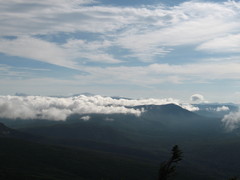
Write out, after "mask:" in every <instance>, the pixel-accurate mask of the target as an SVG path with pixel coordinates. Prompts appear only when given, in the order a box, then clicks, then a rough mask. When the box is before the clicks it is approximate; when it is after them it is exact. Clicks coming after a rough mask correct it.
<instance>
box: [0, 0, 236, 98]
mask: <svg viewBox="0 0 240 180" xmlns="http://www.w3.org/2000/svg"><path fill="white" fill-rule="evenodd" d="M239 19H240V1H236V0H235V1H219V0H218V1H214V0H212V1H208V0H204V1H203V0H198V1H195V0H194V1H184V0H172V1H167V0H162V1H161V0H148V1H146V0H145V1H144V0H132V1H129V0H128V1H126V0H122V1H119V0H41V1H37V0H7V1H4V0H0V27H1V28H0V84H1V86H0V95H4V96H5V95H14V94H15V93H25V94H29V95H41V96H53V95H54V96H57V95H64V96H69V95H72V94H78V93H83V92H89V93H93V94H99V95H103V96H122V97H129V98H176V99H181V100H183V101H191V97H192V95H194V94H195V95H197V96H198V97H200V98H202V99H204V100H207V101H210V102H233V103H240V21H239Z"/></svg>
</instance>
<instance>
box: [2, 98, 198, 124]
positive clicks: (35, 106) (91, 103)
mask: <svg viewBox="0 0 240 180" xmlns="http://www.w3.org/2000/svg"><path fill="white" fill-rule="evenodd" d="M170 103H174V104H176V105H179V106H181V107H183V108H185V109H188V110H191V111H195V110H198V108H196V107H194V106H192V105H190V104H182V103H180V102H179V100H174V99H172V98H169V99H139V100H131V99H124V98H111V97H103V96H84V95H80V96H74V97H64V98H59V97H43V96H0V117H1V118H9V119H17V118H19V119H49V120H66V119H67V117H68V116H70V115H72V114H91V113H98V114H114V113H120V114H134V115H136V116H140V115H141V113H142V112H143V111H144V110H143V109H136V108H133V107H134V106H139V105H152V104H154V105H163V104H170ZM89 119H90V117H87V116H86V117H85V118H84V119H83V120H89Z"/></svg>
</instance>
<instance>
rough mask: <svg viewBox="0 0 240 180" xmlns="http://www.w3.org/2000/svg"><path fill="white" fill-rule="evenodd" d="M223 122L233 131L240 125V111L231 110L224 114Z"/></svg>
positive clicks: (228, 129)
mask: <svg viewBox="0 0 240 180" xmlns="http://www.w3.org/2000/svg"><path fill="white" fill-rule="evenodd" d="M222 122H223V123H224V125H225V128H226V130H227V131H233V130H234V129H237V128H239V127H240V111H238V112H231V113H229V114H227V115H225V116H224V118H223V119H222Z"/></svg>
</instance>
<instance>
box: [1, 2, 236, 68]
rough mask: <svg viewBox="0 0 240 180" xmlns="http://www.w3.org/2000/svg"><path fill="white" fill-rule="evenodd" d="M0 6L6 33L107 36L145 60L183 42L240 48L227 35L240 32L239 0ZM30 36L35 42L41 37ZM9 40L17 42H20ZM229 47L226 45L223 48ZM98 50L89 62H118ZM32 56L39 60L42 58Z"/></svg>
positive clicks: (209, 47) (208, 48)
mask: <svg viewBox="0 0 240 180" xmlns="http://www.w3.org/2000/svg"><path fill="white" fill-rule="evenodd" d="M23 8H24V11H23V10H22V9H23ZM0 10H1V11H0V12H1V13H0V17H1V18H0V19H1V22H2V23H1V27H2V28H1V30H0V34H1V35H2V36H22V35H24V36H31V35H38V34H55V33H59V32H63V33H76V32H91V33H96V35H97V36H98V37H100V38H101V39H104V40H107V41H108V42H109V47H112V46H119V47H121V48H125V49H128V50H129V54H127V55H129V56H130V57H137V58H138V59H139V60H140V61H144V62H149V61H150V62H151V61H154V58H155V57H158V56H164V55H165V54H168V53H170V52H171V51H172V48H173V47H175V46H181V45H194V46H197V47H198V48H196V50H205V51H210V52H211V51H214V50H215V48H216V47H215V48H213V45H214V44H216V43H217V42H219V41H220V42H221V41H224V42H225V44H234V47H233V46H230V47H233V48H227V49H228V50H229V52H232V51H233V49H235V50H237V49H238V47H239V44H238V43H237V40H235V43H232V42H233V39H235V37H238V36H237V35H233V36H234V37H233V36H227V35H228V34H232V33H235V34H236V33H239V29H240V23H239V21H238V19H239V17H240V13H239V2H235V1H228V2H221V3H213V2H193V1H189V2H185V3H182V4H180V5H178V6H173V7H167V6H163V5H158V6H154V7H153V6H142V7H117V6H103V5H101V4H98V3H96V2H95V1H91V0H89V1H87V0H85V1H83V0H78V1H64V0H61V1H58V2H57V3H56V1H55V0H51V1H46V0H44V1H41V2H37V1H34V0H33V1H27V2H25V1H14V0H10V1H7V2H1V6H0ZM226 36H227V37H226ZM224 37H226V38H224ZM29 38H30V37H29ZM32 38H33V37H31V40H32V41H33V42H34V41H37V40H36V39H32ZM223 38H224V40H223ZM42 41H43V40H42ZM67 41H68V43H66V44H65V45H64V46H68V47H69V45H70V44H71V45H73V43H74V42H75V45H73V46H72V47H71V48H72V49H74V48H76V44H77V43H76V42H77V41H78V44H81V43H82V44H83V46H86V47H88V45H89V44H91V43H93V44H94V43H99V44H101V42H104V41H102V40H100V41H99V42H97V41H95V42H84V43H83V41H82V40H81V39H80V40H73V39H72V40H67ZM11 43H12V45H13V46H14V43H15V44H18V43H19V40H16V41H11ZM42 43H43V42H42ZM45 43H46V44H47V43H49V42H45ZM15 46H16V45H15ZM56 46H57V44H56V43H54V42H52V44H51V47H50V45H49V46H48V47H49V49H50V48H51V49H52V51H55V50H56ZM41 48H43V47H41ZM227 49H226V48H225V51H227ZM88 50H89V51H90V50H91V49H89V48H88ZM95 50H96V49H92V51H91V52H92V53H94V52H95ZM62 51H63V52H65V51H66V50H65V51H64V49H62ZM3 53H6V52H4V51H3ZM65 53H66V52H65ZM81 53H83V54H84V48H82V49H81V48H79V49H78V53H77V52H76V51H75V54H78V56H77V57H78V58H81V56H79V54H81ZM98 53H99V52H98ZM99 54H100V55H99V58H98V57H97V56H92V57H91V56H89V55H88V56H87V55H85V56H84V55H83V57H86V56H87V59H89V60H90V61H98V62H99V61H100V60H99V59H105V61H106V62H110V63H117V62H120V60H119V59H116V58H114V54H111V52H109V51H107V50H106V49H105V50H102V51H101V52H100V53H99ZM68 55H69V54H68ZM32 58H36V59H37V58H38V59H39V56H36V57H32ZM44 58H45V57H43V58H41V59H43V60H44ZM63 58H64V55H63ZM55 61H57V60H55ZM79 61H81V60H79ZM103 61H104V60H103ZM69 63H72V61H70V62H69ZM70 66H71V64H70Z"/></svg>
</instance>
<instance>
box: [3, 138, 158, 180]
mask: <svg viewBox="0 0 240 180" xmlns="http://www.w3.org/2000/svg"><path fill="white" fill-rule="evenodd" d="M0 147H1V148H0V159H1V161H0V179H34V180H35V179H49V180H50V179H56V180H57V179H58V180H60V179H65V180H71V179H78V180H81V179H87V180H90V179H109V180H110V179H112V180H118V179H119V180H120V179H136V180H137V179H156V176H157V165H156V164H154V163H149V162H148V161H142V160H140V159H133V158H127V157H121V156H119V155H118V156H117V155H115V154H110V153H103V152H97V151H91V150H86V149H85V150H84V149H72V148H64V147H58V146H52V145H43V144H38V143H33V142H29V141H24V140H19V139H12V138H2V137H1V138H0Z"/></svg>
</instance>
